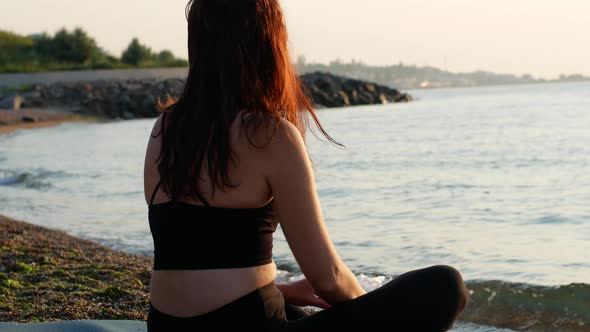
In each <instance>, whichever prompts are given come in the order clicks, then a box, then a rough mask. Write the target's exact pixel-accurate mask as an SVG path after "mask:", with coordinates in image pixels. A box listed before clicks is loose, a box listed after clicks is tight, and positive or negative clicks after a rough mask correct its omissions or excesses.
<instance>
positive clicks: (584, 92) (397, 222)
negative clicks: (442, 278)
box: [0, 83, 590, 320]
mask: <svg viewBox="0 0 590 332" xmlns="http://www.w3.org/2000/svg"><path fill="white" fill-rule="evenodd" d="M412 93H413V94H414V96H415V97H417V101H416V102H413V103H409V104H394V105H382V106H369V107H354V108H346V109H329V110H321V111H320V112H319V114H320V119H321V120H322V122H323V124H324V126H325V127H326V129H327V130H328V131H329V132H330V133H331V134H332V136H333V137H334V138H336V139H337V140H338V141H340V142H341V143H343V144H345V145H346V149H340V148H337V147H334V146H332V145H330V144H328V143H325V142H321V141H319V140H317V139H315V138H314V136H313V135H312V134H309V135H308V137H307V140H308V143H309V149H310V153H311V155H312V157H313V158H314V161H315V163H316V166H317V173H316V180H317V184H318V193H319V196H320V199H321V203H322V208H323V211H324V215H325V218H326V223H327V225H328V228H329V230H330V234H331V236H332V238H333V240H334V242H335V243H336V246H337V248H338V250H339V252H340V254H341V255H342V257H343V258H344V260H345V261H346V262H347V263H348V264H349V265H350V266H351V268H352V269H353V270H354V271H355V272H356V273H357V274H358V275H359V276H360V277H361V278H362V280H363V282H364V283H365V284H366V285H367V287H369V288H370V287H376V286H378V285H380V284H381V283H383V282H385V281H386V280H388V279H389V278H391V277H392V276H395V275H398V274H400V273H403V272H405V271H408V270H411V269H415V268H420V267H425V266H429V265H434V264H450V265H453V266H455V267H457V268H458V269H459V270H460V271H461V272H462V273H463V275H464V277H465V279H467V280H468V281H470V282H474V283H477V282H487V281H493V280H496V281H498V282H502V283H511V284H514V285H516V284H518V283H527V284H534V285H539V286H556V285H568V284H571V283H586V284H590V260H589V259H588V253H589V252H590V130H589V129H590V84H589V83H576V84H545V85H528V86H504V87H485V88H469V89H441V90H423V91H414V92H412ZM153 122H154V120H139V121H128V122H115V123H109V124H97V123H87V124H86V123H83V124H79V123H77V124H66V125H63V126H60V127H56V128H49V129H39V130H34V131H22V132H17V133H15V134H12V135H8V136H2V137H0V184H2V185H0V214H4V215H8V216H12V217H15V218H18V219H22V220H26V221H29V222H33V223H36V224H39V225H44V226H48V227H52V228H59V229H64V230H66V231H68V232H70V233H72V234H75V235H78V236H82V237H85V238H89V239H93V240H97V241H99V242H101V243H103V244H106V245H108V246H110V247H113V248H117V249H121V250H125V251H128V252H133V253H141V254H146V255H151V251H152V250H153V247H152V242H151V237H150V234H149V229H148V224H147V209H146V203H145V200H144V196H143V178H142V169H143V158H144V153H145V146H146V143H147V140H148V135H149V132H150V129H151V127H152V125H153ZM275 239H276V243H275V260H276V261H277V263H278V264H279V267H280V268H281V270H283V273H284V275H285V277H297V275H298V269H297V266H296V264H295V262H294V260H293V258H292V256H291V254H290V252H289V249H288V246H287V244H286V242H285V240H284V237H283V236H282V233H281V232H280V231H279V232H277V234H276V237H275ZM221 245H222V244H221ZM584 291H588V289H584ZM587 314H588V315H589V316H590V309H589V310H588V311H587ZM589 320H590V319H589Z"/></svg>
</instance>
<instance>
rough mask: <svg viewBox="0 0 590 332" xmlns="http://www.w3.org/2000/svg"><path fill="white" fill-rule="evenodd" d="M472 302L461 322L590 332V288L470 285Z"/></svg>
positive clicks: (476, 283)
mask: <svg viewBox="0 0 590 332" xmlns="http://www.w3.org/2000/svg"><path fill="white" fill-rule="evenodd" d="M467 287H468V289H469V291H470V294H471V298H470V303H469V305H468V306H467V309H466V310H465V312H464V314H463V315H462V317H461V319H462V320H465V321H469V322H474V323H478V324H486V325H491V326H500V327H508V328H512V329H515V330H532V331H564V332H565V331H590V285H588V284H570V285H564V286H537V285H530V284H524V283H511V282H505V281H472V282H467Z"/></svg>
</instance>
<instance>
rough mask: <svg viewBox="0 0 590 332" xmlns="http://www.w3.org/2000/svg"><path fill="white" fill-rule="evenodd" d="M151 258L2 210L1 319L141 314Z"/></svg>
mask: <svg viewBox="0 0 590 332" xmlns="http://www.w3.org/2000/svg"><path fill="white" fill-rule="evenodd" d="M150 272H151V259H149V258H147V257H140V256H134V255H128V254H124V253H121V252H117V251H114V250H111V249H108V248H105V247H103V246H101V245H98V244H96V243H94V242H90V241H85V240H80V239H76V238H74V237H72V236H69V235H67V234H65V233H63V232H59V231H54V230H49V229H45V228H42V227H38V226H33V225H30V224H26V223H22V222H18V221H15V220H11V219H8V218H5V217H2V216H0V321H4V322H7V321H9V322H47V321H60V320H77V319H128V320H145V319H146V314H147V310H148V308H149V289H148V285H149V277H150Z"/></svg>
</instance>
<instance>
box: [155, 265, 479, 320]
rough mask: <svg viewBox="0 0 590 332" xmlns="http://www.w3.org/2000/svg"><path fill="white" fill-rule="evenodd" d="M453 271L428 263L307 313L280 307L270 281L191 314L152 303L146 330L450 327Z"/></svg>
mask: <svg viewBox="0 0 590 332" xmlns="http://www.w3.org/2000/svg"><path fill="white" fill-rule="evenodd" d="M468 297H469V296H468V291H467V288H466V287H465V285H464V283H463V279H462V278H461V275H460V274H459V272H457V270H455V269H453V268H451V267H448V266H433V267H429V268H426V269H421V270H415V271H411V272H408V273H405V274H403V275H401V276H399V277H397V278H395V279H393V280H392V281H390V282H388V283H387V284H385V285H383V286H381V287H379V288H377V289H375V290H373V291H371V292H368V293H367V294H365V295H363V296H361V297H359V298H356V299H354V300H351V301H347V302H343V303H340V304H337V305H334V306H332V307H331V308H329V309H325V310H321V311H318V312H317V313H313V314H308V313H307V312H305V311H304V310H302V309H300V308H297V307H293V306H290V305H287V306H285V304H284V300H283V297H282V295H281V294H280V292H279V291H278V290H277V289H276V287H275V286H274V285H272V284H271V285H269V286H267V287H264V288H261V289H259V290H257V291H255V292H253V293H250V294H248V295H246V296H244V297H242V298H240V299H238V300H236V301H234V302H232V303H230V304H228V305H226V306H224V307H222V308H220V309H217V310H215V311H213V312H211V313H207V314H205V315H201V316H197V317H192V318H176V317H172V316H168V315H166V314H163V313H161V312H159V311H157V310H156V309H155V308H153V307H152V308H151V310H150V313H149V315H148V331H150V332H159V331H196V330H198V329H201V330H206V331H226V330H256V331H310V330H311V331H313V330H318V331H320V330H321V331H332V330H334V329H336V328H345V327H347V328H350V327H359V326H360V327H362V328H363V329H364V330H367V331H370V330H379V331H380V330H383V327H386V330H388V331H400V332H409V331H415V332H442V331H447V330H449V329H450V328H451V327H452V326H453V324H454V322H455V320H456V319H457V317H458V316H459V315H460V314H461V312H462V311H463V309H464V308H465V305H466V303H467V301H468Z"/></svg>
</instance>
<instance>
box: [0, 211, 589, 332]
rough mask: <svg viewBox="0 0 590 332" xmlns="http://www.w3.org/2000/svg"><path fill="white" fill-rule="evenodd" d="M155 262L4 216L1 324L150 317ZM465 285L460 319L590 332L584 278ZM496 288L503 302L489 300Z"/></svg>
mask: <svg viewBox="0 0 590 332" xmlns="http://www.w3.org/2000/svg"><path fill="white" fill-rule="evenodd" d="M152 266H153V258H151V257H146V256H141V255H137V254H129V253H124V252H121V251H118V250H114V249H110V248H108V247H106V246H103V245H101V244H99V243H96V242H93V241H90V240H85V239H82V238H78V237H75V236H72V235H69V234H67V233H66V232H65V231H60V230H54V229H50V228H46V227H43V226H37V225H34V224H31V223H27V222H23V221H18V220H15V219H12V218H9V217H5V216H3V215H0V322H11V323H44V322H63V321H66V322H67V321H75V320H78V321H80V320H82V321H91V320H92V321H108V320H118V321H123V320H125V321H136V322H145V321H146V320H147V313H148V311H149V280H150V277H151V273H152ZM467 286H468V288H469V289H470V291H474V292H475V293H472V298H471V300H470V303H469V305H468V307H467V310H466V311H465V312H464V313H463V314H462V315H461V316H460V317H459V320H458V322H461V323H473V324H483V325H485V326H490V327H497V328H498V329H501V328H512V329H513V330H515V331H526V330H529V328H534V330H535V331H539V332H549V331H554V328H556V327H558V328H560V331H564V332H565V331H567V332H578V331H579V332H582V331H590V325H588V324H587V321H586V319H585V318H584V316H585V315H586V314H585V313H584V312H585V311H584V310H583V308H582V307H579V306H580V305H581V302H579V301H583V297H584V295H583V294H578V295H576V293H573V292H574V291H576V289H577V288H579V287H583V285H582V284H579V285H578V284H572V285H569V286H563V287H561V286H560V287H556V288H552V289H553V290H552V291H549V292H547V289H548V288H547V287H539V286H530V287H526V285H520V287H519V288H518V289H519V290H520V291H519V292H517V293H518V295H517V294H516V293H514V291H515V290H514V289H510V288H508V289H506V288H505V287H503V286H502V285H500V286H498V285H496V284H494V282H493V281H492V282H487V283H486V282H484V283H481V284H480V285H478V283H477V282H476V283H473V282H471V283H470V282H468V284H467ZM488 288H489V289H488ZM562 288H563V289H564V290H563V291H562V290H560V289H562ZM491 291H493V292H494V295H492V296H496V297H498V298H499V299H501V301H502V302H507V303H505V304H506V305H501V306H497V305H496V306H490V304H491V303H490V302H489V296H490V295H489V294H488V293H490V292H491ZM496 292H497V293H496ZM531 292H532V293H539V294H541V295H540V296H547V297H548V298H552V299H553V300H554V301H559V300H563V301H564V302H563V304H564V305H565V306H569V307H570V308H571V313H569V312H568V310H567V309H565V311H563V310H562V309H563V308H561V309H560V308H551V307H552V306H553V305H554V304H552V303H547V304H546V305H548V306H549V307H547V308H543V307H538V306H537V304H536V303H532V304H528V305H527V304H526V303H527V302H526V301H525V300H526V299H527V298H526V296H527V294H528V293H531ZM523 296H524V297H523ZM573 296H575V297H577V296H580V297H579V298H578V299H576V298H572V297H573ZM515 297H521V299H520V300H518V299H516V298H515ZM533 297H534V296H533ZM515 300H517V301H516V302H514V301H515ZM509 302H514V303H512V304H510V303H509ZM576 307H578V308H576ZM517 308H518V309H517ZM523 322H528V323H527V324H530V325H528V326H525V325H526V324H525V325H523ZM459 331H462V330H461V329H460V330H459ZM478 331H479V329H478ZM494 331H495V330H494Z"/></svg>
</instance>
